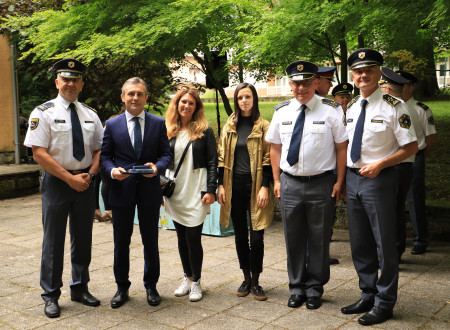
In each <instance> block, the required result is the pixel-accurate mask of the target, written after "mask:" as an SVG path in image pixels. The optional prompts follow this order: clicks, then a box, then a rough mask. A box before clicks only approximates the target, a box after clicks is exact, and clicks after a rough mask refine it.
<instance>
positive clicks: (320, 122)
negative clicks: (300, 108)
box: [313, 121, 325, 125]
mask: <svg viewBox="0 0 450 330" xmlns="http://www.w3.org/2000/svg"><path fill="white" fill-rule="evenodd" d="M313 124H319V125H323V124H325V122H324V121H313Z"/></svg>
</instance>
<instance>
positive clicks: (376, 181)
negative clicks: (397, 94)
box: [341, 48, 417, 325]
mask: <svg viewBox="0 0 450 330" xmlns="http://www.w3.org/2000/svg"><path fill="white" fill-rule="evenodd" d="M382 64H383V56H382V55H381V54H380V53H379V52H377V51H375V50H372V49H368V48H361V49H358V50H356V51H355V52H353V53H352V54H351V55H350V56H349V58H348V65H349V66H350V69H351V70H352V74H351V76H352V79H353V83H354V84H355V86H356V87H357V88H359V89H360V91H361V96H358V97H356V98H354V99H353V100H352V102H350V104H349V105H348V109H347V133H348V139H349V146H348V151H347V166H348V167H349V168H348V171H347V185H346V187H347V215H348V226H349V234H350V244H351V251H352V257H353V264H354V266H355V269H356V271H357V273H358V277H359V287H360V289H361V291H362V294H361V299H360V300H359V301H357V302H356V303H354V304H352V305H349V306H346V307H343V308H342V309H341V311H342V313H344V314H358V313H366V314H364V315H363V316H361V317H360V318H359V319H358V322H359V323H360V324H363V325H371V324H378V323H381V322H384V321H386V320H387V319H390V318H392V315H393V313H392V311H393V308H394V305H395V302H396V300H397V287H398V259H397V249H396V236H395V230H396V228H395V205H396V203H395V201H396V193H397V180H396V175H395V170H394V168H393V165H395V164H397V163H399V162H401V161H403V160H405V159H406V158H408V157H411V156H412V155H414V154H415V153H416V152H417V141H416V136H415V133H414V129H413V127H411V119H410V116H409V114H408V110H407V109H406V106H405V105H404V103H403V102H401V101H400V100H398V99H396V98H394V97H392V96H390V95H387V94H384V93H383V92H382V91H381V89H380V88H379V87H378V81H379V80H380V78H381V71H380V66H381V65H382ZM378 268H380V274H378V271H379V269H378Z"/></svg>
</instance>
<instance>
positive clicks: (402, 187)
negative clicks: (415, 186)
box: [394, 162, 413, 258]
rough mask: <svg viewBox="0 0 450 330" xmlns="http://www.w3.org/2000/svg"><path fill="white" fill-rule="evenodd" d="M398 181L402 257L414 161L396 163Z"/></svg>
mask: <svg viewBox="0 0 450 330" xmlns="http://www.w3.org/2000/svg"><path fill="white" fill-rule="evenodd" d="M394 169H395V174H396V175H397V181H398V192H397V205H396V211H395V213H396V216H395V218H396V221H397V252H398V257H399V258H400V257H401V255H402V254H403V252H405V247H406V215H405V203H406V196H407V195H408V191H409V189H410V188H411V180H412V177H413V163H411V162H404V163H399V164H396V165H394Z"/></svg>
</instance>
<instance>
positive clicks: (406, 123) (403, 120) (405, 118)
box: [398, 114, 411, 129]
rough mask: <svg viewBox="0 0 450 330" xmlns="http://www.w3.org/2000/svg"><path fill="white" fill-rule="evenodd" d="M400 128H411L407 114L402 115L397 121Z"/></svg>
mask: <svg viewBox="0 0 450 330" xmlns="http://www.w3.org/2000/svg"><path fill="white" fill-rule="evenodd" d="M398 122H399V123H400V127H403V128H408V129H409V128H410V127H411V118H410V117H409V115H407V114H403V115H402V116H401V117H400V118H399V119H398Z"/></svg>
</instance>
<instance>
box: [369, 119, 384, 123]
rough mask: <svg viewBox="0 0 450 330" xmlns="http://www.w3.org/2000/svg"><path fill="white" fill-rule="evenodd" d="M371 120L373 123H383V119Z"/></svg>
mask: <svg viewBox="0 0 450 330" xmlns="http://www.w3.org/2000/svg"><path fill="white" fill-rule="evenodd" d="M370 122H371V123H379V124H381V123H382V122H383V121H382V120H380V119H372V120H371V121H370Z"/></svg>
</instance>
